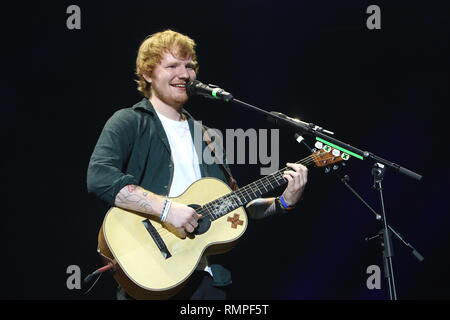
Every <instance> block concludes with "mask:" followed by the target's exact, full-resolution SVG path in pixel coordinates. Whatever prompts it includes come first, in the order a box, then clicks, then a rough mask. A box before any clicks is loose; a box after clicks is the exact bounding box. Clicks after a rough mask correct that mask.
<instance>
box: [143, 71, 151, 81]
mask: <svg viewBox="0 0 450 320" xmlns="http://www.w3.org/2000/svg"><path fill="white" fill-rule="evenodd" d="M142 76H143V77H144V79H145V81H147V82H148V83H152V78H151V77H150V76H149V75H147V74H145V73H144V74H143V75H142Z"/></svg>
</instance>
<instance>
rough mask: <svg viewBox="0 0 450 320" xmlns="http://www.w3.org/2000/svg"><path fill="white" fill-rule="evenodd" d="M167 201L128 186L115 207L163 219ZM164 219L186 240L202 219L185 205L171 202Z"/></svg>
mask: <svg viewBox="0 0 450 320" xmlns="http://www.w3.org/2000/svg"><path fill="white" fill-rule="evenodd" d="M167 200H168V199H165V198H164V197H162V196H159V195H156V194H154V193H152V192H150V191H148V190H145V189H144V188H141V187H139V186H136V185H127V186H125V187H123V188H122V189H121V190H120V192H119V193H118V194H117V196H116V199H115V205H116V206H117V207H119V208H123V209H128V210H132V211H138V212H141V213H145V214H149V215H153V216H156V217H158V218H160V219H161V218H162V215H163V210H164V207H165V205H168V204H167V203H166V201H167ZM168 201H170V200H168ZM166 210H167V208H166ZM164 218H165V219H164V221H163V222H165V223H168V224H170V225H171V226H173V227H174V228H175V229H176V230H177V233H178V234H177V235H178V236H180V237H181V238H185V237H186V236H187V234H188V233H191V232H193V231H194V229H195V228H196V227H197V226H198V219H199V218H201V215H200V214H198V213H196V212H195V210H194V209H192V208H191V207H188V206H187V205H185V204H182V203H177V202H171V203H170V207H169V208H168V211H167V212H166V214H165V216H164Z"/></svg>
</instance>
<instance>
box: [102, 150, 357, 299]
mask: <svg viewBox="0 0 450 320" xmlns="http://www.w3.org/2000/svg"><path fill="white" fill-rule="evenodd" d="M347 159H348V155H347V154H345V153H340V152H339V151H338V150H336V149H333V148H331V147H329V146H327V145H325V147H324V148H323V149H320V150H318V151H315V152H314V153H312V154H311V155H310V156H308V157H306V158H304V159H302V160H300V161H298V162H297V163H301V164H303V165H305V166H316V167H327V166H330V165H332V164H334V163H337V162H340V161H342V160H347ZM285 170H286V168H284V169H282V170H279V171H277V172H275V173H273V174H271V175H268V176H265V177H263V178H261V179H259V180H257V181H255V182H253V183H250V184H248V185H247V186H245V187H242V188H240V189H238V190H235V191H232V190H231V188H230V187H229V186H228V185H227V184H225V183H224V182H223V181H221V180H218V179H216V178H203V179H200V180H198V181H196V182H194V183H193V184H192V185H190V186H189V188H187V189H186V191H185V192H184V193H183V194H182V195H180V196H179V197H175V198H171V200H172V201H175V202H179V203H183V204H186V205H190V206H192V207H193V208H194V209H195V210H196V212H197V213H199V214H201V215H202V218H201V219H199V221H198V222H199V226H198V227H197V228H196V230H195V231H194V232H193V233H192V234H189V235H188V236H187V237H185V238H181V237H179V236H178V235H177V233H176V230H174V228H173V227H171V225H169V224H166V223H161V222H160V221H159V219H158V218H156V217H155V218H148V217H146V216H144V215H143V214H140V213H139V212H133V211H128V210H124V209H120V208H117V207H113V208H111V209H110V210H109V211H108V212H107V214H106V216H105V218H104V221H103V224H102V227H101V229H100V231H99V236H98V252H99V253H100V254H101V255H102V256H103V257H104V258H105V259H106V260H107V261H109V262H111V263H113V264H114V267H115V268H114V273H113V275H114V278H115V280H116V281H117V282H118V283H119V284H120V285H121V286H122V288H124V290H125V291H126V292H127V293H128V294H129V295H130V296H131V297H133V298H135V299H168V298H170V297H171V296H173V295H175V294H176V293H177V292H178V291H179V290H180V289H181V288H182V287H183V284H185V283H186V281H187V280H188V278H189V276H190V275H191V274H192V273H193V272H194V270H195V269H196V267H197V266H198V264H199V262H200V259H201V258H202V256H208V255H214V254H220V253H224V252H226V251H228V250H230V249H231V248H232V247H233V246H234V245H235V244H236V242H237V240H238V239H239V238H240V237H241V236H242V235H243V234H244V232H245V230H246V228H247V224H248V220H247V215H246V212H245V210H244V206H245V205H246V204H247V203H249V202H250V201H252V200H254V199H256V198H259V197H261V196H262V195H264V194H266V193H268V192H270V191H272V190H274V189H275V188H278V187H280V186H283V185H285V184H286V183H287V180H286V179H285V178H283V172H284V171H285Z"/></svg>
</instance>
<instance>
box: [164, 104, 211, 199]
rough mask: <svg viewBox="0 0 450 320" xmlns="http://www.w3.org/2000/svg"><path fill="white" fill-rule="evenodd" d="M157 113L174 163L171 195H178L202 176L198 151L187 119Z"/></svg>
mask: <svg viewBox="0 0 450 320" xmlns="http://www.w3.org/2000/svg"><path fill="white" fill-rule="evenodd" d="M157 114H158V117H159V119H160V120H161V123H162V125H163V127H164V131H165V132H166V135H167V138H168V139H169V145H170V150H171V152H172V160H173V165H174V171H173V179H172V184H171V186H170V191H169V197H177V196H179V195H180V194H182V193H183V192H184V191H185V190H186V189H187V187H189V186H190V185H191V184H192V183H193V182H195V181H197V180H198V179H200V178H201V177H202V176H201V173H200V167H199V163H198V158H197V152H196V151H195V147H194V143H193V142H192V135H191V132H190V131H189V124H188V122H187V121H175V120H172V119H169V118H167V117H165V116H163V115H162V114H161V113H159V112H157Z"/></svg>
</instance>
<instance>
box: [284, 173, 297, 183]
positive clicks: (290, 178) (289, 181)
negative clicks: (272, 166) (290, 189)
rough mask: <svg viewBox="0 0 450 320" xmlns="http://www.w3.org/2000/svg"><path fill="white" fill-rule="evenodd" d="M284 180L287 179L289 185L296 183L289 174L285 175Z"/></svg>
mask: <svg viewBox="0 0 450 320" xmlns="http://www.w3.org/2000/svg"><path fill="white" fill-rule="evenodd" d="M283 178H285V179H286V180H287V181H288V184H292V183H293V181H294V179H293V178H292V177H291V176H290V175H288V174H284V175H283Z"/></svg>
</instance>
